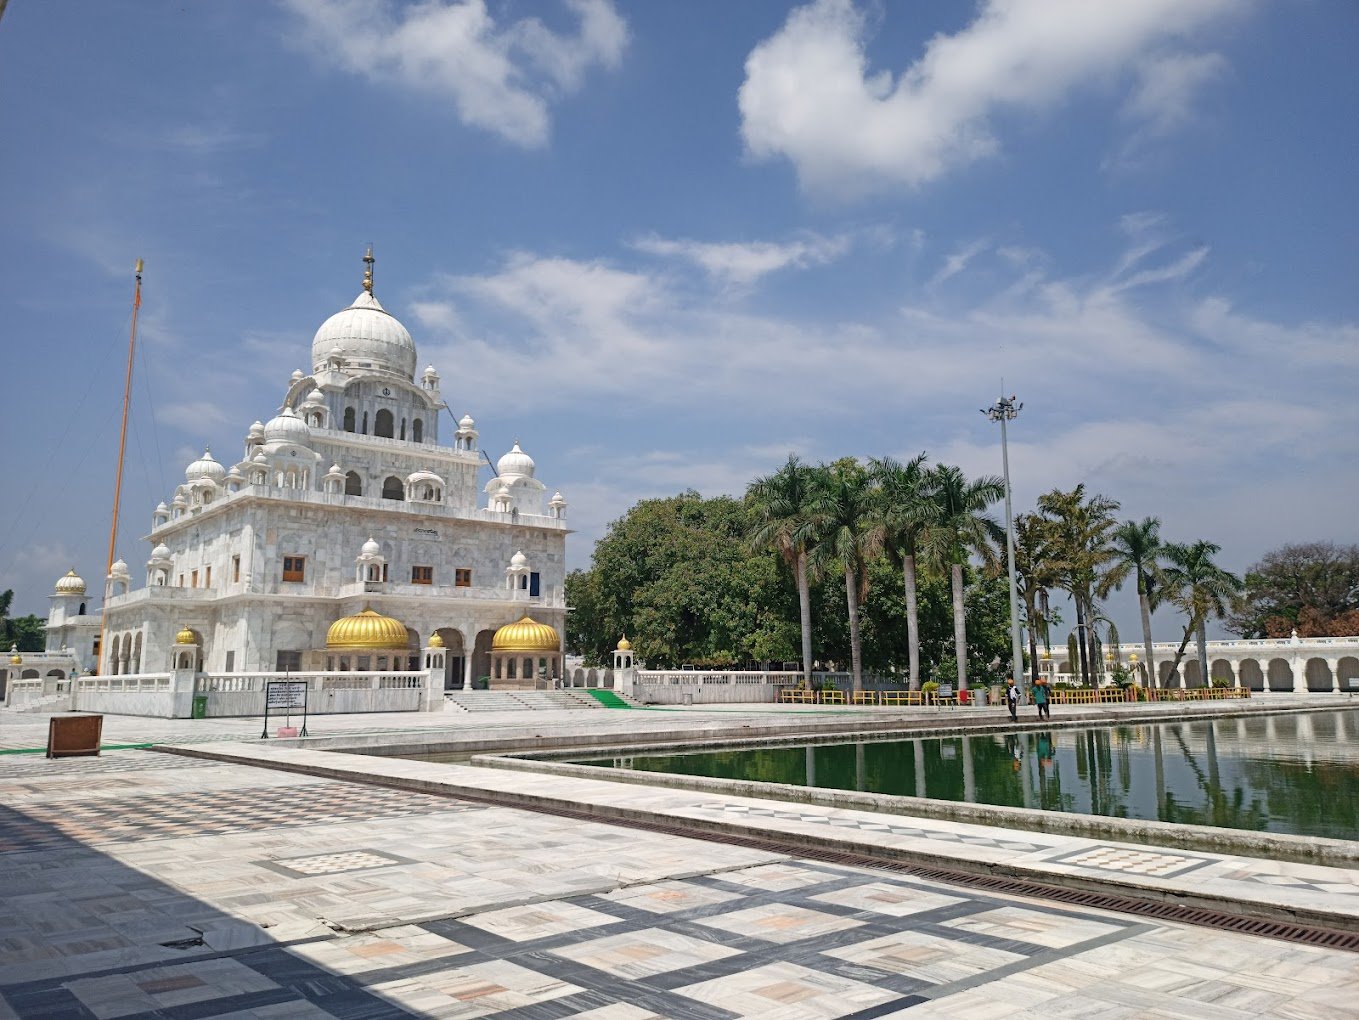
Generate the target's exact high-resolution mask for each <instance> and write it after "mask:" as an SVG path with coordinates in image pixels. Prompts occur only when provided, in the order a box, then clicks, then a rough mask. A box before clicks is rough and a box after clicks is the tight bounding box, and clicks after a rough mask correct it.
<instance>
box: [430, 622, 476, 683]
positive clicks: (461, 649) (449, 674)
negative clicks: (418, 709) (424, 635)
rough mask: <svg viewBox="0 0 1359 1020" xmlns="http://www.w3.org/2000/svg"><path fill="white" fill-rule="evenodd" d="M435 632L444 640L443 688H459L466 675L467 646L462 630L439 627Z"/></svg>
mask: <svg viewBox="0 0 1359 1020" xmlns="http://www.w3.org/2000/svg"><path fill="white" fill-rule="evenodd" d="M435 633H436V634H438V635H439V637H440V638H442V639H443V642H444V690H446V691H457V690H461V689H462V684H463V679H464V677H466V675H467V648H466V646H465V645H464V644H463V640H462V631H460V630H458V629H457V628H456V627H440V628H439V629H438V630H437V631H435ZM488 647H489V646H488Z"/></svg>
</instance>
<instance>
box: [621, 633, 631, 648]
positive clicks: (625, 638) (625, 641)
mask: <svg viewBox="0 0 1359 1020" xmlns="http://www.w3.org/2000/svg"><path fill="white" fill-rule="evenodd" d="M618 650H619V651H620V652H630V651H632V642H631V641H629V640H628V636H627V635H626V634H624V635H623V640H622V641H620V642H618Z"/></svg>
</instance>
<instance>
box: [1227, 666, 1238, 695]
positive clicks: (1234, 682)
mask: <svg viewBox="0 0 1359 1020" xmlns="http://www.w3.org/2000/svg"><path fill="white" fill-rule="evenodd" d="M1227 664H1228V665H1229V666H1231V668H1232V686H1233V687H1237V688H1239V687H1240V686H1241V660H1240V659H1228V660H1227Z"/></svg>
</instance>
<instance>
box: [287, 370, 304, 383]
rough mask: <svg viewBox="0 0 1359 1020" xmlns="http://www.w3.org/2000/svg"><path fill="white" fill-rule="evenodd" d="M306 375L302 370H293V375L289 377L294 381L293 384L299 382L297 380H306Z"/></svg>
mask: <svg viewBox="0 0 1359 1020" xmlns="http://www.w3.org/2000/svg"><path fill="white" fill-rule="evenodd" d="M306 374H307V373H305V372H303V371H302V369H300V368H295V369H293V374H292V375H291V376H289V378H290V379H292V381H293V382H297V380H299V379H303V378H305V377H306Z"/></svg>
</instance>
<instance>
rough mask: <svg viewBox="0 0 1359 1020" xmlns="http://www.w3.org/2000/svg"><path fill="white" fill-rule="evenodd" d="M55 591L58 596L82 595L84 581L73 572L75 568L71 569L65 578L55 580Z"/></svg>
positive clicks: (83, 592)
mask: <svg viewBox="0 0 1359 1020" xmlns="http://www.w3.org/2000/svg"><path fill="white" fill-rule="evenodd" d="M55 590H56V593H57V594H58V595H84V594H85V579H84V578H83V577H81V576H80V575H79V574H77V573H76V572H75V567H72V568H71V569H70V570H69V571H68V572H67V574H66V576H65V577H60V578H58V579H57V584H56V589H55Z"/></svg>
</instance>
